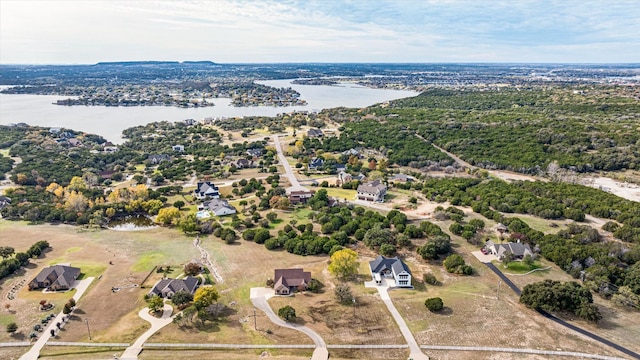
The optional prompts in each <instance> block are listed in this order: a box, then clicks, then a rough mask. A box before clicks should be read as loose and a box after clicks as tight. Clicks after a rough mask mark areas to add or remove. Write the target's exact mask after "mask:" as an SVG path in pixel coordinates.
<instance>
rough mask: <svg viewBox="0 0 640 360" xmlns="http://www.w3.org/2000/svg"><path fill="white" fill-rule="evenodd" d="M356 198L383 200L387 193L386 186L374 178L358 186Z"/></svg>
mask: <svg viewBox="0 0 640 360" xmlns="http://www.w3.org/2000/svg"><path fill="white" fill-rule="evenodd" d="M357 191H358V194H357V195H356V198H357V199H358V200H365V201H375V202H384V196H385V195H386V194H387V186H386V185H385V184H383V183H381V182H380V180H375V181H372V182H369V183H366V184H362V185H360V186H358V190H357Z"/></svg>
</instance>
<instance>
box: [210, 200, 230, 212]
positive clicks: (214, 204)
mask: <svg viewBox="0 0 640 360" xmlns="http://www.w3.org/2000/svg"><path fill="white" fill-rule="evenodd" d="M202 205H203V206H204V207H206V208H209V210H211V211H213V212H214V213H215V212H217V211H218V210H221V209H224V208H226V209H229V210H233V211H236V208H234V207H233V206H231V205H229V202H228V201H227V200H220V199H213V200H211V201H205V202H204V203H202Z"/></svg>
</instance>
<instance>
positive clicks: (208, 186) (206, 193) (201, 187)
mask: <svg viewBox="0 0 640 360" xmlns="http://www.w3.org/2000/svg"><path fill="white" fill-rule="evenodd" d="M193 196H195V197H196V198H197V199H200V200H202V199H206V198H209V199H219V198H220V191H219V189H218V187H217V186H215V185H214V184H213V183H212V182H209V181H204V182H198V186H197V187H196V189H195V190H194V191H193Z"/></svg>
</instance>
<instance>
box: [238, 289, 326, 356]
mask: <svg viewBox="0 0 640 360" xmlns="http://www.w3.org/2000/svg"><path fill="white" fill-rule="evenodd" d="M273 295H274V293H273V289H267V288H251V295H250V296H251V302H252V303H253V305H254V306H255V307H257V308H258V309H260V310H262V311H263V312H264V313H265V314H267V317H268V318H269V320H271V322H272V323H274V324H276V325H278V326H282V327H286V328H289V329H293V330H298V331H300V332H302V333H304V334H305V335H307V336H308V337H310V338H311V340H313V343H314V344H315V346H316V349H315V350H314V351H313V356H312V357H311V359H312V360H327V359H329V351H328V350H327V343H325V342H324V339H322V337H321V336H320V335H318V333H316V332H315V331H313V330H311V329H309V328H308V327H306V326H302V325H298V324H295V323H289V322H286V321H284V320H282V319H280V318H279V317H278V315H276V313H275V312H273V309H271V306H269V303H268V302H267V299H269V298H271V297H272V296H273Z"/></svg>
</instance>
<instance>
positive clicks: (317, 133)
mask: <svg viewBox="0 0 640 360" xmlns="http://www.w3.org/2000/svg"><path fill="white" fill-rule="evenodd" d="M323 136H324V133H323V132H322V130H320V129H309V131H307V137H310V138H318V137H323Z"/></svg>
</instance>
